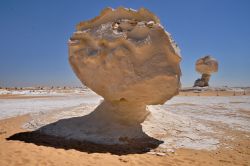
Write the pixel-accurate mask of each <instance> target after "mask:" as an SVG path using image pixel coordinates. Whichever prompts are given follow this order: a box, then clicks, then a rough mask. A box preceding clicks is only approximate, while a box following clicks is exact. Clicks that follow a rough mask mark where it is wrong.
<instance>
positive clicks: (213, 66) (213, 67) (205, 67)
mask: <svg viewBox="0 0 250 166" xmlns="http://www.w3.org/2000/svg"><path fill="white" fill-rule="evenodd" d="M195 69H196V71H197V72H199V73H200V74H202V76H201V78H199V79H197V80H196V81H195V83H194V86H198V87H205V86H209V84H208V82H209V79H210V77H211V74H212V73H215V72H217V71H218V62H217V60H216V59H214V58H212V57H211V56H205V57H202V58H200V59H198V60H197V61H196V64H195Z"/></svg>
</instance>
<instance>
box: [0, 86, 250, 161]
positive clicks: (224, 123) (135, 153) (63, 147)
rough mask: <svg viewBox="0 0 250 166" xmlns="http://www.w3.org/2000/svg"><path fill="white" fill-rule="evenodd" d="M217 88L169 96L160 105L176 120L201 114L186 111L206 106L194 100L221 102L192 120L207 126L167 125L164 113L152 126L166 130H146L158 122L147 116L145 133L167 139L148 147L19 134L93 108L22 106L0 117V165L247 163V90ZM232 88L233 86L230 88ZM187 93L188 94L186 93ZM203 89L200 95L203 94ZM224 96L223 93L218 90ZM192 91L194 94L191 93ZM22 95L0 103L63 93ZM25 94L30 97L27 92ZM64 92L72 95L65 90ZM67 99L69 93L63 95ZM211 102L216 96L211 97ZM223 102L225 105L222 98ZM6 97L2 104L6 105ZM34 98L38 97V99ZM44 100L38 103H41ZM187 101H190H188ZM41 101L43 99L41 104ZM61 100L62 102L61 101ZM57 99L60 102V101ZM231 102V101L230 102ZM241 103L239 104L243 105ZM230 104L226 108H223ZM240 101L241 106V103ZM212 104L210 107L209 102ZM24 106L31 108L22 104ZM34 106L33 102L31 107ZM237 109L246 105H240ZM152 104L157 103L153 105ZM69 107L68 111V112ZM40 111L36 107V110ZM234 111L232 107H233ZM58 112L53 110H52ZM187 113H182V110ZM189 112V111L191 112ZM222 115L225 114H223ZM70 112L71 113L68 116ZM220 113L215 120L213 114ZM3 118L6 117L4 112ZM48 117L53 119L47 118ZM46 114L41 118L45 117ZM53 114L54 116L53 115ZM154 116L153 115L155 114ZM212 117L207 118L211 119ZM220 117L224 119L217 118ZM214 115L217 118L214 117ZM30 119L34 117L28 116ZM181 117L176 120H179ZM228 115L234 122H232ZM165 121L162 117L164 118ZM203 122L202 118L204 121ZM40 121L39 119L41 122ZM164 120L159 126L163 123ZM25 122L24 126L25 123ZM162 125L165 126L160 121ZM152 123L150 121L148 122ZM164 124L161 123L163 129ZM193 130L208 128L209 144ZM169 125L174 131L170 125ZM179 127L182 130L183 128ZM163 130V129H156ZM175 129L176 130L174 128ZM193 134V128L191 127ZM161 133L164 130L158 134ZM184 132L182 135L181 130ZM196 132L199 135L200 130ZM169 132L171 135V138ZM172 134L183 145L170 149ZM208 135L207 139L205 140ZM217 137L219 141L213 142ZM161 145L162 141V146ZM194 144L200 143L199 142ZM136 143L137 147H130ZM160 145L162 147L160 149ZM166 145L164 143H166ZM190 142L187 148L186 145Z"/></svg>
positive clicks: (249, 155) (249, 141) (249, 138)
mask: <svg viewBox="0 0 250 166" xmlns="http://www.w3.org/2000/svg"><path fill="white" fill-rule="evenodd" d="M216 92H217V91H213V90H210V91H209V92H201V93H200V96H196V95H197V93H195V92H192V91H189V92H183V93H184V95H183V94H182V92H181V94H180V95H179V96H177V97H175V98H174V99H173V100H170V101H169V102H167V103H166V104H164V105H163V108H165V109H166V110H165V111H164V112H166V113H167V112H169V111H171V109H173V110H174V111H173V112H171V114H169V113H167V114H166V115H168V116H170V119H171V116H175V118H176V119H177V120H178V118H180V117H179V116H178V115H179V114H173V113H175V111H177V113H178V109H181V110H179V111H184V112H180V114H181V115H182V117H184V118H186V119H185V120H188V118H189V117H193V116H194V115H195V114H196V115H197V117H199V116H201V114H200V112H193V113H192V114H191V112H192V111H191V112H189V111H188V110H190V108H193V109H194V110H199V109H201V111H202V110H204V108H202V107H201V106H199V105H196V104H197V103H195V101H193V100H194V99H196V100H198V99H200V101H197V102H199V103H201V105H202V102H207V101H210V100H211V99H216V101H219V100H221V102H218V103H213V101H211V102H212V103H211V105H205V106H204V107H207V108H209V109H208V110H204V116H203V115H202V116H203V117H201V118H206V119H207V120H206V122H204V123H203V122H199V123H198V122H197V123H196V122H194V121H190V122H191V123H195V124H194V125H197V126H199V125H205V128H204V126H201V127H200V128H198V129H197V128H193V127H192V126H185V125H186V124H182V123H179V121H174V122H175V123H174V124H176V125H182V126H181V128H178V127H177V128H176V126H175V125H174V126H171V127H170V128H168V126H169V124H171V123H172V122H173V121H171V120H170V119H168V118H167V117H166V119H165V121H170V122H169V123H166V124H164V123H163V122H162V121H161V119H158V120H160V124H157V125H160V126H157V125H156V126H155V127H156V128H157V127H158V128H161V127H162V128H163V129H166V130H164V132H159V131H158V130H149V128H148V127H147V125H152V124H156V122H152V124H151V123H149V122H150V121H147V120H146V123H147V124H145V126H146V127H145V131H147V134H148V133H150V132H151V134H154V132H157V133H158V135H154V137H155V138H157V139H159V140H163V142H165V143H161V144H160V145H159V147H161V148H159V147H156V148H155V149H156V150H154V149H151V150H150V151H147V150H146V151H145V149H143V148H142V147H140V146H141V145H139V146H137V145H135V144H133V143H132V144H130V146H131V147H122V148H121V146H115V145H114V146H103V145H97V144H91V143H88V142H75V141H71V142H69V141H65V140H63V139H60V138H53V137H47V136H46V135H39V134H37V133H35V134H22V133H25V132H27V133H32V127H31V130H30V128H28V127H27V124H31V123H30V122H36V123H33V125H35V124H36V125H37V126H35V127H34V128H36V127H40V126H41V124H42V125H44V124H45V123H49V122H50V121H54V120H56V119H57V118H59V119H61V118H63V117H64V118H68V116H69V115H68V114H69V112H70V113H72V112H73V113H74V114H75V116H76V115H78V114H79V113H78V111H79V110H80V109H82V108H84V109H92V108H93V107H91V106H89V108H88V107H85V105H84V103H82V104H81V105H80V106H77V107H76V108H75V107H74V109H73V110H75V111H72V108H71V106H72V105H67V107H66V106H65V109H63V110H61V108H59V107H55V108H51V107H50V106H49V105H48V106H44V109H45V108H46V109H52V110H53V111H49V112H46V111H42V113H40V114H37V113H32V112H31V113H29V114H25V113H26V112H22V111H21V110H17V111H20V112H19V114H20V116H16V114H13V116H12V117H11V118H1V119H2V120H1V121H0V144H1V146H0V165H246V166H247V165H249V164H250V159H249V158H250V132H249V118H250V108H249V102H248V96H249V93H248V92H247V93H246V94H245V95H243V93H242V91H240V92H237V93H236V95H237V96H233V94H232V91H223V93H219V94H220V96H217V95H216ZM233 92H234V91H233ZM185 93H188V96H186V95H185ZM206 93H207V94H206ZM203 94H204V96H203ZM223 94H224V95H228V96H222V95H223ZM192 95H193V96H192ZM24 96H25V97H24V98H21V97H20V96H19V97H18V98H9V97H7V98H4V97H3V96H2V98H1V99H0V101H1V105H0V107H2V108H3V107H5V108H6V109H7V108H9V109H12V107H11V106H10V107H9V106H8V105H6V101H9V102H10V103H11V101H15V103H18V102H17V101H20V100H21V101H22V100H26V101H31V102H32V103H33V102H34V101H36V102H37V101H38V100H39V101H40V100H41V101H45V102H44V103H47V102H48V101H47V100H46V98H47V99H48V100H52V102H53V103H54V104H55V105H57V102H59V100H63V99H64V97H63V96H60V98H59V99H58V96H57V97H55V96H48V95H46V96H47V97H42V98H39V97H38V96H39V95H38V96H35V97H34V96H30V95H24ZM27 96H29V97H27ZM67 96H71V95H70V94H68V95H67ZM67 100H68V101H69V103H70V102H71V101H70V98H67ZM72 100H76V98H74V97H73V98H72ZM95 100H96V101H99V100H100V98H95ZM86 101H88V102H86V104H87V103H91V102H93V98H92V97H87V98H86ZM214 101H215V100H214ZM224 101H227V102H228V103H226V102H225V105H223V104H222V102H224ZM4 102H5V104H4ZM37 103H38V102H37ZM44 103H42V104H43V105H44ZM93 103H94V105H98V104H99V102H93ZM187 103H189V104H187ZM40 104H41V103H40ZM59 104H60V103H59ZM59 104H58V105H59ZM78 104H79V103H73V105H78ZM230 104H231V105H230ZM241 104H242V105H241ZM227 105H228V107H227ZM239 105H240V106H239ZM213 106H214V107H213ZM23 107H24V108H25V109H28V108H29V107H28V106H27V107H25V106H23ZM233 107H235V109H234V110H231V111H232V112H228V113H226V112H220V111H221V110H224V109H225V110H224V111H226V110H230V108H233ZM31 108H33V107H31ZM238 108H244V109H241V110H239V109H238ZM154 109H156V108H154ZM154 109H153V111H152V112H153V115H156V114H157V115H158V114H159V116H165V115H164V113H163V112H161V111H160V112H159V110H157V112H156V114H154ZM68 110H70V111H68ZM213 110H214V111H215V112H214V115H215V116H213V117H209V116H208V115H209V114H207V113H209V112H211V111H213ZM35 111H38V112H39V109H38V110H35ZM57 111H58V112H57ZM235 111H236V112H235ZM55 112H56V113H55ZM185 112H186V113H185ZM189 114H190V115H189ZM55 115H57V116H58V115H61V116H62V117H57V116H55ZM225 115H226V116H225ZM70 116H72V115H70ZM216 116H217V117H218V119H216V118H215V117H216ZM5 117H6V116H5ZM48 117H50V118H51V119H52V120H48V119H49V118H48ZM55 117H56V118H55ZM43 118H45V120H44V119H43ZM53 118H55V119H53ZM155 118H156V120H157V118H159V117H157V116H155ZM209 118H210V119H209ZM221 118H224V119H221ZM213 119H215V120H213ZM32 120H33V121H32ZM181 120H183V119H180V121H181ZM231 120H232V121H231ZM163 121H164V119H163ZM202 121H204V120H202ZM39 123H40V124H39ZM162 124H163V126H162ZM206 124H208V126H210V127H212V128H213V131H212V132H211V131H209V130H210V128H209V127H208V126H206ZM25 125H26V126H25ZM164 125H166V126H164ZM152 127H154V126H152ZM164 127H165V128H164ZM189 128H190V129H191V131H190V132H194V130H203V132H206V131H207V133H208V135H207V136H206V137H207V138H209V140H211V139H212V140H213V141H214V142H212V144H209V142H206V141H204V142H199V141H198V139H197V138H199V137H201V139H202V140H206V139H204V138H206V137H202V134H204V133H202V132H199V131H198V132H197V133H196V134H198V135H190V132H187V133H185V132H186V131H185V130H186V129H189ZM171 129H172V130H171ZM182 129H183V131H182ZM174 130H176V131H177V130H180V131H179V132H181V133H184V136H185V137H190V138H191V139H194V140H193V142H192V141H191V142H188V141H187V140H186V139H184V138H182V137H181V134H180V133H179V134H178V131H177V133H175V132H176V131H174ZM160 131H161V130H160ZM173 131H174V132H173ZM194 133H195V132H194ZM161 134H163V135H161ZM185 134H186V135H185ZM199 134H200V135H199ZM169 135H172V136H171V137H170V136H169ZM173 137H174V138H176V139H177V141H178V142H182V144H183V145H182V146H177V145H178V144H176V142H174V141H173V142H172V144H176V145H175V146H173V148H172V149H171V148H170V149H169V147H167V146H166V145H168V144H166V141H167V140H169V139H172V138H173ZM207 140H208V139H207ZM216 141H217V142H216ZM163 145H164V146H163ZM197 146H200V148H199V147H197ZM135 147H136V150H134V148H135ZM164 147H165V150H166V151H164ZM166 147H167V148H166ZM188 147H189V148H188Z"/></svg>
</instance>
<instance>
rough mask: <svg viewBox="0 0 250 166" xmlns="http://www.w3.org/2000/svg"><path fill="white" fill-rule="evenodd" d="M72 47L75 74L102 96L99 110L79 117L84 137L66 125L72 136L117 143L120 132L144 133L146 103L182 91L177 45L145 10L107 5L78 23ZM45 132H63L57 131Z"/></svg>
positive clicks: (158, 102)
mask: <svg viewBox="0 0 250 166" xmlns="http://www.w3.org/2000/svg"><path fill="white" fill-rule="evenodd" d="M68 46H69V62H70V64H71V67H72V69H73V70H74V72H75V74H76V75H77V77H78V78H79V79H80V80H81V82H82V83H83V84H85V85H86V86H88V87H89V88H90V89H92V90H93V91H94V92H96V93H97V94H99V95H101V96H102V97H103V98H104V101H103V102H102V103H101V104H100V105H99V106H98V107H97V108H96V109H95V111H93V112H92V113H91V114H89V115H87V116H85V117H83V118H82V120H80V119H78V120H77V124H78V126H81V127H79V130H80V129H81V132H79V133H80V135H82V136H79V135H78V136H75V135H76V134H75V133H72V130H75V129H74V128H73V127H72V126H73V124H72V123H71V122H67V123H70V124H66V125H64V134H65V133H68V135H70V137H71V138H77V139H78V138H80V137H82V138H84V139H87V140H91V141H94V142H97V143H100V142H102V143H103V141H104V142H105V143H106V142H108V141H107V140H112V141H111V142H113V143H114V142H116V143H117V139H115V138H120V137H122V136H124V137H126V138H127V137H136V138H138V137H143V136H144V134H142V132H139V131H142V129H141V126H140V123H142V122H143V121H144V120H145V118H146V117H147V115H148V114H149V111H148V110H147V108H146V105H154V104H163V103H164V102H166V101H167V100H169V99H170V98H172V97H173V96H174V95H176V94H178V91H179V87H180V75H181V71H180V66H179V63H180V61H181V57H180V55H179V49H178V47H177V45H176V44H175V43H174V41H173V40H172V39H171V37H170V34H169V33H168V32H166V31H165V30H164V28H163V26H162V25H161V24H160V21H159V19H158V18H157V17H156V16H155V15H154V14H153V13H151V12H150V11H148V10H146V9H144V8H141V9H140V10H138V11H135V10H132V9H125V8H117V9H115V10H114V9H111V8H107V9H105V10H103V11H102V12H101V14H100V16H98V17H96V18H94V19H92V20H90V21H86V22H81V23H79V24H78V25H77V31H76V32H75V33H74V34H73V35H72V37H71V38H70V40H69V43H68ZM83 121H84V122H83ZM61 123H63V122H61ZM57 126H60V125H59V124H58V125H57ZM65 126H67V127H65ZM126 126H127V127H126ZM76 128H78V127H76ZM61 129H62V127H61V128H60V129H59V130H61ZM42 130H43V131H45V133H49V134H51V133H52V134H55V133H57V134H55V135H57V136H61V135H60V133H59V130H58V129H57V130H54V129H50V131H49V130H47V129H46V128H43V129H42ZM66 130H67V131H68V132H66ZM111 137H112V139H111ZM113 138H114V139H113ZM101 139H102V140H101ZM118 142H119V141H118Z"/></svg>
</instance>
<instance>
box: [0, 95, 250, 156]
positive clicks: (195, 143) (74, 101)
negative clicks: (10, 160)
mask: <svg viewBox="0 0 250 166" xmlns="http://www.w3.org/2000/svg"><path fill="white" fill-rule="evenodd" d="M100 100H102V98H101V97H99V96H97V95H96V94H94V93H85V94H82V95H79V94H65V95H62V96H60V97H48V98H31V99H30V98H29V99H0V119H4V118H7V117H13V116H17V115H22V114H26V113H31V115H32V120H31V121H29V122H28V123H26V124H25V125H24V128H26V129H30V130H35V129H38V128H40V127H42V126H45V125H47V124H49V123H52V122H55V121H58V120H59V119H66V118H70V117H77V116H83V115H87V114H89V113H90V112H92V111H93V110H94V108H95V107H96V106H97V105H98V104H99V103H100ZM148 108H149V110H150V111H151V115H150V116H148V118H147V119H146V120H145V122H144V123H143V124H142V126H143V131H144V132H145V133H146V134H148V135H149V136H151V137H154V138H156V139H159V140H162V141H164V143H163V144H161V145H160V146H159V147H158V148H157V149H155V150H154V151H156V152H161V153H162V152H163V153H164V152H168V151H172V150H174V149H177V148H180V147H184V148H193V149H206V150H213V149H216V148H217V147H219V146H227V145H225V144H223V143H222V142H221V141H220V140H221V139H234V138H233V137H232V136H231V135H228V134H227V133H226V131H225V130H221V127H224V129H230V130H241V131H247V132H250V96H229V97H222V96H211V97H207V96H176V97H174V98H173V99H171V100H170V101H168V102H167V103H165V104H164V105H162V106H161V105H157V106H148ZM228 148H230V147H228ZM153 153H154V152H153Z"/></svg>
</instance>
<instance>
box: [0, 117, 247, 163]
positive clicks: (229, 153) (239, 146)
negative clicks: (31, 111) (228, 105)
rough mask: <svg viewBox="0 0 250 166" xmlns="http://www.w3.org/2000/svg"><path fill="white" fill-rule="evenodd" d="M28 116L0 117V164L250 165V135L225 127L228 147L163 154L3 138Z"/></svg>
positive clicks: (15, 130)
mask: <svg viewBox="0 0 250 166" xmlns="http://www.w3.org/2000/svg"><path fill="white" fill-rule="evenodd" d="M28 119H29V116H27V115H26V116H19V117H15V118H9V119H5V120H1V121H0V165H2V166H5V165H145V166H147V165H148V166H149V165H190V166H191V165H245V166H247V165H250V141H249V136H250V135H249V133H246V132H242V131H241V132H240V131H238V132H235V131H228V132H231V134H233V135H234V136H235V139H234V140H232V141H230V142H228V143H229V144H230V145H231V148H230V149H228V148H219V149H217V150H213V151H205V150H191V149H178V150H176V151H175V152H174V153H168V154H167V155H165V156H158V155H151V154H147V153H145V154H127V155H116V154H111V153H99V152H98V147H95V149H96V151H97V152H92V153H87V152H84V151H78V150H75V149H69V150H65V149H63V148H60V149H59V148H54V147H50V146H38V145H35V144H33V143H24V142H21V141H13V140H6V138H8V137H10V136H11V135H13V134H15V133H18V132H23V131H24V130H23V129H22V128H21V127H20V126H21V125H22V124H23V123H25V122H26V121H27V120H28ZM59 144H60V142H59Z"/></svg>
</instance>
